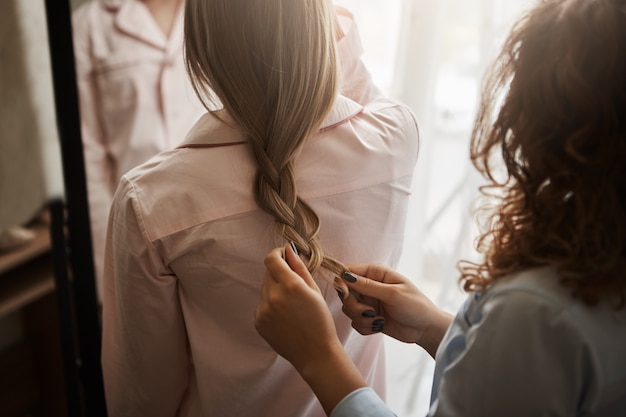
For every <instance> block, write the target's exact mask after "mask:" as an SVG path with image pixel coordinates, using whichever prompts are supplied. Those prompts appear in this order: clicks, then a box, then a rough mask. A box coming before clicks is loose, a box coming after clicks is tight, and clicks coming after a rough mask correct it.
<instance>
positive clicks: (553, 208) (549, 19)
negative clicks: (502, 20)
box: [459, 0, 626, 308]
mask: <svg viewBox="0 0 626 417" xmlns="http://www.w3.org/2000/svg"><path fill="white" fill-rule="evenodd" d="M497 154H499V156H500V158H494V156H496V155H497ZM471 158H472V163H473V164H474V166H475V167H476V169H478V170H479V171H480V172H481V173H482V174H483V176H484V177H485V178H486V179H487V180H488V181H489V185H487V186H485V187H482V188H481V192H482V194H483V195H484V196H486V197H488V198H489V199H493V200H492V201H495V204H493V205H490V206H489V205H486V206H483V208H482V210H488V217H487V219H488V221H487V223H486V230H485V232H484V233H483V234H482V235H481V236H480V238H479V239H478V241H477V248H478V250H479V252H481V253H483V254H484V260H483V261H482V262H480V263H473V262H468V261H462V262H460V263H459V269H460V271H461V278H460V283H461V285H462V286H463V288H464V290H465V291H468V292H472V291H482V290H484V289H485V288H486V287H487V286H488V285H489V284H491V283H492V282H494V281H495V280H498V279H500V278H502V277H504V276H506V275H509V274H511V273H514V272H517V271H520V270H523V269H528V268H532V267H537V266H545V265H551V266H554V267H556V269H557V271H558V273H559V276H560V277H561V284H562V285H564V286H566V287H567V288H569V289H571V291H572V294H573V296H574V297H577V298H579V299H581V300H582V301H583V302H584V303H585V304H588V305H595V304H597V303H599V302H601V301H603V300H607V299H612V300H614V298H612V297H617V304H616V307H617V308H623V307H624V305H625V298H626V251H625V243H626V1H624V0H543V1H540V2H539V3H538V4H537V6H536V7H534V8H533V9H532V10H530V11H529V12H528V13H526V14H525V15H524V16H523V17H522V18H521V19H520V20H519V21H518V22H517V23H516V24H515V26H514V27H513V29H512V31H511V33H510V35H509V36H508V38H507V39H506V41H505V43H504V46H503V48H502V51H501V52H500V54H499V56H498V57H497V59H496V60H495V62H494V64H493V66H492V67H491V68H490V70H489V72H488V73H487V77H486V78H485V84H484V85H483V94H482V97H481V103H480V110H479V112H478V116H477V119H476V122H475V125H474V130H473V132H472V141H471ZM500 174H503V175H500Z"/></svg>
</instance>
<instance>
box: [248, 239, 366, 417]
mask: <svg viewBox="0 0 626 417" xmlns="http://www.w3.org/2000/svg"><path fill="white" fill-rule="evenodd" d="M265 266H266V268H267V270H266V273H265V281H264V282H263V287H262V289H261V301H260V303H259V305H258V306H257V309H256V312H255V327H256V329H257V331H258V332H259V334H260V335H261V336H262V337H263V338H264V339H265V340H266V341H267V342H268V343H269V344H270V346H271V347H272V348H273V349H274V350H275V351H276V352H277V353H278V354H279V355H281V356H282V357H284V358H285V359H287V360H288V361H289V362H291V364H292V365H293V366H294V368H296V370H297V371H298V372H299V373H300V374H301V375H302V377H303V378H304V380H305V381H306V382H307V383H308V384H309V386H310V387H311V389H312V390H313V392H315V395H316V396H317V398H318V399H319V401H320V403H321V404H322V406H323V407H324V410H325V411H326V414H328V415H330V413H331V412H332V410H333V409H334V408H335V406H336V405H337V404H338V403H339V401H341V399H342V398H344V397H345V396H346V395H348V394H349V393H351V392H352V391H354V390H356V389H359V388H363V387H365V386H367V384H366V383H365V380H364V379H363V377H362V376H361V374H360V372H359V370H358V369H357V368H356V366H355V365H354V363H353V362H352V360H351V359H350V357H349V356H348V355H347V353H346V352H345V351H344V350H343V346H342V345H341V342H340V341H339V338H338V337H337V332H336V329H335V323H334V321H333V318H332V316H331V314H330V311H329V310H328V306H327V305H326V300H324V297H323V296H322V294H321V292H320V290H319V287H318V286H317V284H316V283H315V281H314V280H313V278H312V277H311V275H310V274H309V271H308V270H307V269H306V266H305V265H304V263H303V262H302V260H300V258H299V257H298V255H296V253H295V252H294V251H293V250H292V249H291V247H290V246H289V245H287V247H286V248H284V249H283V248H277V249H274V250H273V251H271V252H270V253H269V254H268V255H267V256H266V257H265Z"/></svg>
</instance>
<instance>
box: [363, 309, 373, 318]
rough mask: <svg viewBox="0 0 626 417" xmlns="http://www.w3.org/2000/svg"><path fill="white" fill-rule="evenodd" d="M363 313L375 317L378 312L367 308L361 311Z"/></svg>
mask: <svg viewBox="0 0 626 417" xmlns="http://www.w3.org/2000/svg"><path fill="white" fill-rule="evenodd" d="M361 315H362V316H363V317H374V316H375V315H376V312H375V311H373V310H365V311H364V312H362V313H361Z"/></svg>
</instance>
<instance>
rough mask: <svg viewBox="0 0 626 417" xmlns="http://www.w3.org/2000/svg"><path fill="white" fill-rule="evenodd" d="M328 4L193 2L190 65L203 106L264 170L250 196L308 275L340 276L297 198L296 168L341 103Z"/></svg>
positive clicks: (188, 23)
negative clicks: (304, 261)
mask: <svg viewBox="0 0 626 417" xmlns="http://www.w3.org/2000/svg"><path fill="white" fill-rule="evenodd" d="M334 21H335V20H334V11H333V8H332V4H331V2H330V1H329V0H187V5H186V10H185V64H186V66H187V71H188V73H189V75H190V77H191V81H192V84H193V86H194V89H195V90H196V93H197V94H198V96H199V97H200V100H202V102H203V103H204V105H205V107H206V108H207V109H209V107H210V105H211V104H212V100H211V97H212V95H213V93H214V94H215V95H217V97H218V98H219V99H220V100H221V102H222V104H223V106H224V108H225V109H226V110H227V112H228V113H229V115H230V116H231V117H232V118H233V119H234V120H235V122H236V123H237V124H238V127H239V128H240V129H242V130H243V132H244V133H245V134H246V136H247V137H248V139H249V142H250V145H251V146H252V148H253V151H254V155H255V157H256V162H257V166H258V171H257V174H256V179H255V184H254V193H255V198H256V201H257V204H258V205H259V206H260V207H261V208H262V209H263V210H264V211H266V212H268V213H269V214H271V215H272V216H273V217H274V219H275V222H276V225H277V226H278V233H280V235H282V236H283V237H284V238H285V239H286V240H288V241H293V242H294V243H295V245H296V247H297V248H298V250H299V252H300V254H302V255H305V256H307V257H308V258H309V260H308V265H307V267H308V269H309V271H310V272H311V273H315V272H316V271H318V270H319V268H320V267H323V268H326V269H327V270H330V271H331V272H334V273H336V274H341V273H342V272H343V271H344V270H345V267H344V266H343V265H342V264H341V263H340V262H338V261H337V260H335V259H333V258H331V257H329V256H327V255H326V254H324V251H323V249H322V247H321V245H320V243H319V239H318V231H319V228H320V221H319V217H318V216H317V214H316V213H315V211H314V210H313V209H312V208H311V207H310V206H309V205H308V204H307V203H306V202H305V201H304V200H302V199H301V198H300V197H299V196H298V193H297V186H296V183H295V178H294V170H293V159H294V156H295V155H296V153H297V152H298V151H299V150H300V149H301V147H302V145H303V144H304V143H305V142H306V141H307V140H308V139H309V138H310V137H312V136H314V135H315V134H317V133H318V131H319V129H320V126H321V123H322V121H323V119H324V117H325V116H326V114H327V113H328V112H329V110H330V108H331V107H332V104H333V102H334V100H335V97H336V95H337V93H338V78H339V76H338V65H337V57H336V50H335V25H334Z"/></svg>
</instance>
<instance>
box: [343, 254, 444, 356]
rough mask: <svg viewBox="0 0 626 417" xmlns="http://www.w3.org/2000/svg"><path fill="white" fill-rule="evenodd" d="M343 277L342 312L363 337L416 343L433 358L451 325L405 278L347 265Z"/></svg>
mask: <svg viewBox="0 0 626 417" xmlns="http://www.w3.org/2000/svg"><path fill="white" fill-rule="evenodd" d="M349 269H350V271H352V272H348V273H346V274H344V277H343V279H344V282H345V283H346V284H347V288H348V290H349V293H350V294H352V296H349V295H350V294H345V295H344V297H343V311H344V313H345V314H346V315H347V316H348V317H350V319H351V320H352V327H354V329H356V330H357V331H358V332H359V333H361V334H363V335H367V334H372V333H377V332H380V331H382V332H384V333H385V334H387V335H389V336H391V337H393V338H395V339H398V340H400V341H403V342H407V343H417V344H418V345H420V346H422V347H423V348H424V349H425V350H426V351H427V352H428V353H429V354H430V355H431V356H432V357H435V353H436V352H437V348H438V347H439V343H440V342H441V339H442V338H443V336H444V334H445V332H446V330H447V329H448V327H449V326H450V323H451V322H452V318H453V317H452V316H451V315H450V314H448V313H446V312H444V311H443V310H440V309H439V308H438V307H437V306H436V305H435V304H434V303H433V302H432V301H431V300H430V299H429V298H428V297H426V295H424V293H422V292H421V291H420V290H419V289H418V288H417V287H416V286H415V285H414V284H413V283H412V282H411V281H410V280H409V279H408V278H406V277H404V276H402V275H401V274H399V273H397V272H395V271H393V270H392V269H390V268H387V267H385V266H381V265H351V266H349Z"/></svg>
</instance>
